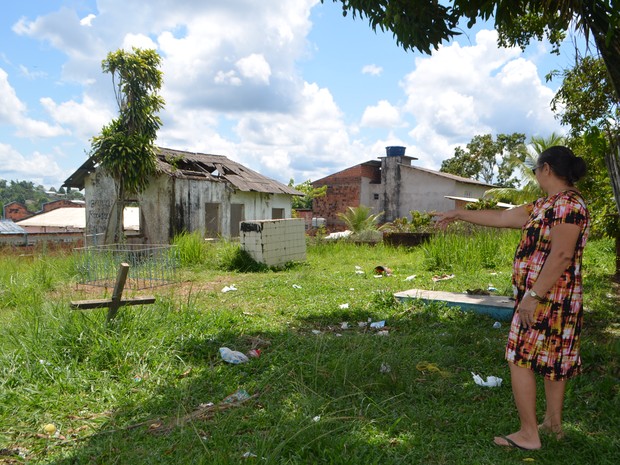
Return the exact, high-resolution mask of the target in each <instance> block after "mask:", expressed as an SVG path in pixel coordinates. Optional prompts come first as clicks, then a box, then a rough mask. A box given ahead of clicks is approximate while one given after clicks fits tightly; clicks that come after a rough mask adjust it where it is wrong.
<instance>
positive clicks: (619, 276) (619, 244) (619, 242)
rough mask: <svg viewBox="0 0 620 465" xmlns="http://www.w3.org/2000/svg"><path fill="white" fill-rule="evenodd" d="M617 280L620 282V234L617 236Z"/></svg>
mask: <svg viewBox="0 0 620 465" xmlns="http://www.w3.org/2000/svg"><path fill="white" fill-rule="evenodd" d="M616 281H618V282H620V236H616Z"/></svg>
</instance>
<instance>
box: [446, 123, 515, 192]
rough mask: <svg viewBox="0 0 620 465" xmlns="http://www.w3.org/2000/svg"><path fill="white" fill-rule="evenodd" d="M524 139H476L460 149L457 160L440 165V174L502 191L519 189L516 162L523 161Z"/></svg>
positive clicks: (505, 137) (501, 137)
mask: <svg viewBox="0 0 620 465" xmlns="http://www.w3.org/2000/svg"><path fill="white" fill-rule="evenodd" d="M526 153H527V149H526V147H525V135H524V134H520V133H513V134H510V135H508V134H498V135H497V137H496V138H495V140H494V139H493V136H492V135H491V134H485V135H477V136H474V138H473V139H472V140H471V142H469V143H468V144H467V147H466V148H465V149H463V148H462V147H457V148H456V149H455V150H454V156H453V157H452V158H448V159H447V160H444V161H443V162H442V163H441V169H440V171H441V172H444V173H451V174H456V175H458V176H463V177H465V178H473V179H477V180H478V181H483V182H486V183H487V184H496V185H498V186H499V187H516V186H517V185H518V184H519V179H518V178H516V177H515V176H514V163H515V160H520V161H524V160H525V157H526Z"/></svg>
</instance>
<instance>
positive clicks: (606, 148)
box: [552, 57, 620, 238]
mask: <svg viewBox="0 0 620 465" xmlns="http://www.w3.org/2000/svg"><path fill="white" fill-rule="evenodd" d="M561 76H562V78H563V80H562V85H561V86H560V88H559V90H558V92H557V94H556V96H555V98H554V99H553V102H552V104H553V108H554V110H560V120H561V121H562V123H564V124H567V125H570V128H571V135H572V139H571V141H570V144H571V146H572V147H573V150H574V151H575V152H576V153H578V154H579V155H580V156H581V157H583V158H584V160H585V161H586V163H587V165H588V174H587V176H586V177H585V178H584V179H583V180H582V181H581V182H580V183H579V187H580V188H581V190H582V191H583V193H584V195H585V196H586V199H587V200H588V203H589V204H590V210H591V213H592V217H593V233H594V234H604V235H607V236H609V237H616V238H618V237H620V222H619V219H618V209H619V208H620V198H618V196H617V195H615V194H614V186H615V190H616V192H618V193H620V177H619V176H620V174H619V173H618V171H617V162H618V161H620V160H618V150H620V146H619V140H618V137H619V135H620V107H619V105H618V101H617V99H616V98H615V96H614V94H613V88H612V85H611V83H610V81H609V75H608V73H607V71H606V69H605V66H604V64H603V62H602V60H601V59H596V58H592V57H584V58H582V59H579V60H578V61H577V63H576V64H575V66H574V67H573V68H571V69H569V70H565V71H564V72H563V73H562V74H561ZM610 173H616V176H611V175H610ZM614 199H615V201H616V202H615V205H614ZM614 206H615V208H614Z"/></svg>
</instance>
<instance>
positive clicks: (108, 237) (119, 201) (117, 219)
mask: <svg viewBox="0 0 620 465" xmlns="http://www.w3.org/2000/svg"><path fill="white" fill-rule="evenodd" d="M114 183H115V190H116V200H115V201H114V203H113V204H112V211H110V215H109V216H108V225H107V228H106V231H105V240H104V243H105V244H118V243H122V242H124V241H125V236H124V230H125V228H124V224H123V212H124V210H125V188H124V186H123V182H122V181H121V180H118V179H117V180H115V181H114ZM110 223H111V224H110Z"/></svg>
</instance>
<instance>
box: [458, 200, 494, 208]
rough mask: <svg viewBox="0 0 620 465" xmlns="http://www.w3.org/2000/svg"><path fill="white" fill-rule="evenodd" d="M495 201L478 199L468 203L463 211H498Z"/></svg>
mask: <svg viewBox="0 0 620 465" xmlns="http://www.w3.org/2000/svg"><path fill="white" fill-rule="evenodd" d="M499 209H500V207H498V206H497V200H495V199H478V200H477V201H476V202H470V203H468V204H467V205H465V210H499Z"/></svg>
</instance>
